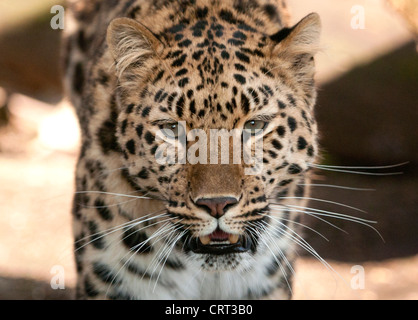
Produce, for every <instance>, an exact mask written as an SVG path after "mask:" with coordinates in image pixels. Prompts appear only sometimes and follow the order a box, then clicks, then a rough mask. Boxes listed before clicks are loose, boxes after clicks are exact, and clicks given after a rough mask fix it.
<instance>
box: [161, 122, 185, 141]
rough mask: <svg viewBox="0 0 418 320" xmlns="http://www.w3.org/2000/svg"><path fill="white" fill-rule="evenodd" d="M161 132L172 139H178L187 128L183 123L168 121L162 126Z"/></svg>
mask: <svg viewBox="0 0 418 320" xmlns="http://www.w3.org/2000/svg"><path fill="white" fill-rule="evenodd" d="M160 129H161V132H162V133H163V134H164V135H165V136H166V137H167V138H170V139H177V138H179V137H182V136H183V135H184V134H185V130H184V128H183V126H182V125H180V124H178V123H166V124H164V125H162V126H160Z"/></svg>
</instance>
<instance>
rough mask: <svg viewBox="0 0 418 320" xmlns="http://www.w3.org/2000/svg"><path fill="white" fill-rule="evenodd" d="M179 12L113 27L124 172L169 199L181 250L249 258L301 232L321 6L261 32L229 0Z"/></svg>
mask: <svg viewBox="0 0 418 320" xmlns="http://www.w3.org/2000/svg"><path fill="white" fill-rule="evenodd" d="M198 11H199V10H198ZM184 16H186V17H187V16H188V17H189V18H188V19H185V18H183V19H182V20H181V19H180V18H179V19H177V20H176V21H171V22H170V23H169V24H167V26H164V27H162V26H155V28H153V26H152V25H151V24H150V23H151V22H148V23H147V24H146V25H147V26H145V24H143V23H141V22H138V21H136V20H133V19H128V18H118V19H115V20H113V22H112V23H111V24H110V26H109V28H108V33H107V43H108V47H109V52H110V54H111V55H112V57H113V59H114V61H115V64H114V71H115V74H116V76H117V79H118V85H117V89H116V90H117V92H116V93H117V98H116V101H117V105H118V108H119V117H118V130H117V138H118V142H119V145H120V149H121V157H122V159H123V162H124V164H125V166H126V168H127V169H126V171H125V176H126V178H127V179H129V181H130V183H131V185H132V186H133V187H134V188H135V190H136V191H138V190H141V191H143V192H144V193H146V194H147V195H152V196H154V197H156V198H159V199H162V200H163V203H164V208H165V210H166V212H167V214H169V215H170V217H172V218H173V219H172V220H171V223H172V224H173V226H174V228H173V230H174V231H175V233H174V234H175V236H173V239H176V241H175V245H174V242H173V246H174V250H177V251H178V252H179V254H182V255H184V256H185V257H187V258H188V259H186V260H187V261H189V263H194V264H197V265H198V267H200V268H201V269H204V270H231V269H237V268H241V269H246V268H251V267H252V261H254V258H255V257H256V255H257V254H258V253H261V252H263V251H266V250H268V249H269V247H271V246H272V245H274V246H277V247H279V248H283V250H285V248H286V246H287V247H288V246H289V245H288V244H289V242H292V239H291V237H295V236H294V235H293V234H292V232H291V231H289V229H287V228H292V226H294V227H296V224H297V223H298V219H299V216H300V215H298V213H297V212H294V211H295V210H294V209H295V208H297V207H298V206H303V202H304V200H303V199H301V198H303V195H304V194H305V193H306V192H307V190H306V188H305V187H304V185H305V184H306V181H307V179H308V169H309V163H312V162H313V161H314V159H315V156H316V154H317V148H318V146H317V128H316V124H315V121H314V118H313V106H314V103H315V99H316V91H315V86H314V59H313V57H314V54H315V53H316V52H317V50H318V42H319V34H320V21H319V17H318V15H317V14H310V15H308V16H307V17H305V18H304V19H302V20H301V21H300V22H299V23H298V24H296V25H295V26H293V27H291V28H280V30H279V31H278V32H276V33H274V34H265V33H264V32H263V30H262V28H260V27H259V26H257V25H256V24H254V22H253V20H251V19H249V18H248V17H247V16H245V15H244V14H240V13H239V12H230V11H227V10H226V9H223V8H222V7H220V8H217V9H216V10H215V9H214V10H213V12H208V11H207V10H206V11H204V12H202V10H200V12H197V11H193V12H191V13H189V12H186V13H185V14H184ZM167 23H168V22H167ZM154 29H156V30H157V31H155V30H154ZM151 30H154V31H151ZM217 134H219V135H218V136H216V135H217ZM214 136H215V138H213V137H214ZM248 146H254V148H252V147H249V148H248ZM257 146H261V147H260V149H258V150H261V153H259V155H261V156H259V157H257V150H256V149H257ZM246 147H247V149H246ZM237 150H239V151H237ZM243 150H247V151H248V150H249V151H248V152H247V155H248V158H249V159H250V160H253V161H245V160H246V159H244V158H245V152H244V151H243ZM138 212H140V210H139V209H138ZM138 214H139V213H138ZM290 230H293V229H290ZM174 231H173V232H174ZM286 250H287V249H286Z"/></svg>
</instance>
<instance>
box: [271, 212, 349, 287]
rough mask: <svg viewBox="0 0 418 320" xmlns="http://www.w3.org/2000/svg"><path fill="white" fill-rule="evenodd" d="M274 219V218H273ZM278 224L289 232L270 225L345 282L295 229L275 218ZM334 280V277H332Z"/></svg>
mask: <svg viewBox="0 0 418 320" xmlns="http://www.w3.org/2000/svg"><path fill="white" fill-rule="evenodd" d="M273 220H276V219H273ZM276 221H277V222H278V223H279V224H281V225H282V226H283V227H284V228H286V229H287V230H289V231H290V232H291V233H289V232H287V231H286V230H285V229H283V228H279V227H278V226H273V225H270V226H271V227H272V228H273V229H274V230H276V231H277V232H279V233H280V234H282V235H283V236H286V237H288V238H289V239H290V240H292V241H294V242H295V243H296V244H297V245H299V246H300V247H301V248H302V249H304V250H306V251H307V252H308V253H310V254H311V255H312V256H313V257H314V258H315V259H317V260H318V261H319V262H321V264H322V265H323V266H324V267H325V268H326V269H327V270H329V271H330V272H331V274H332V275H333V277H334V275H336V276H338V277H339V278H340V279H342V280H343V281H344V282H345V283H346V284H347V282H346V280H345V279H344V278H343V277H342V276H341V275H340V274H339V273H338V272H337V271H336V270H335V269H334V268H333V267H332V266H331V265H330V264H329V263H328V262H327V261H326V260H325V259H324V258H322V257H321V256H320V255H319V254H318V252H317V251H316V250H315V249H314V248H313V247H312V246H311V245H310V244H309V243H308V242H307V241H306V240H305V239H303V237H301V236H300V235H299V234H298V233H297V232H296V231H295V230H293V229H292V228H290V227H289V226H287V225H285V224H283V223H282V222H281V221H278V220H276ZM334 279H335V281H336V278H335V277H334Z"/></svg>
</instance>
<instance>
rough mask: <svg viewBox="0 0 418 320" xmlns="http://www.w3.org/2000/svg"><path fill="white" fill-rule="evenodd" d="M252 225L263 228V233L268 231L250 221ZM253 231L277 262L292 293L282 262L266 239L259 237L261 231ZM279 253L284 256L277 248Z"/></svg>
mask: <svg viewBox="0 0 418 320" xmlns="http://www.w3.org/2000/svg"><path fill="white" fill-rule="evenodd" d="M250 224H251V225H252V226H254V227H258V228H262V229H263V230H264V234H268V232H266V229H265V228H264V227H263V226H262V225H261V224H257V223H250ZM249 228H251V227H249ZM254 232H256V233H257V234H258V239H260V240H261V241H262V242H263V243H264V245H265V246H266V248H267V249H268V250H269V251H270V253H271V254H272V256H273V258H274V260H275V262H276V263H277V265H278V266H279V268H280V271H281V272H282V274H283V277H284V279H285V281H286V283H287V286H288V288H289V290H290V293H291V294H293V291H292V286H291V285H290V283H289V281H288V279H287V272H286V270H285V269H284V267H283V265H282V263H281V262H280V261H279V260H278V259H277V256H276V254H275V253H274V252H273V250H272V249H271V248H270V246H269V245H268V243H267V241H266V240H264V239H263V238H262V237H261V232H260V231H258V230H254ZM279 254H280V256H281V257H282V258H283V257H284V255H283V252H282V251H281V250H280V249H279ZM284 259H286V257H284ZM286 261H287V263H289V262H288V260H287V259H286Z"/></svg>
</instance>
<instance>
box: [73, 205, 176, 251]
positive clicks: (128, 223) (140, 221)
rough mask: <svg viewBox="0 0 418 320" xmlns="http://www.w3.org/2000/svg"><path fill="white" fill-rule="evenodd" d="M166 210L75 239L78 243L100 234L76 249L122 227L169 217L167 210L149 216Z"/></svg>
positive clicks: (131, 226)
mask: <svg viewBox="0 0 418 320" xmlns="http://www.w3.org/2000/svg"><path fill="white" fill-rule="evenodd" d="M164 210H165V209H163V210H158V211H156V212H153V213H149V214H147V215H145V216H143V217H140V218H137V219H134V220H132V221H128V222H125V223H123V224H120V225H118V226H116V227H112V228H109V229H106V230H103V231H99V232H96V233H94V234H91V235H88V236H86V237H83V238H81V239H78V240H77V241H75V243H78V242H81V241H84V240H86V239H89V238H91V237H94V236H97V235H100V236H99V237H95V238H94V239H93V240H92V241H89V242H87V243H86V244H84V245H82V246H80V247H78V248H77V249H76V250H75V251H77V250H79V249H81V248H83V247H84V246H86V245H88V244H90V243H92V242H94V241H96V240H98V239H100V238H103V237H105V236H107V235H109V234H112V233H114V232H117V231H119V230H121V229H123V228H125V227H126V226H130V228H133V227H135V226H137V225H139V224H141V223H144V222H147V221H150V220H153V219H156V218H160V217H164V216H167V217H168V216H169V215H168V214H167V213H166V212H164V213H162V214H159V215H156V216H154V217H151V218H149V217H150V216H152V215H153V214H156V213H158V212H161V211H164ZM144 218H146V219H144Z"/></svg>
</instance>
